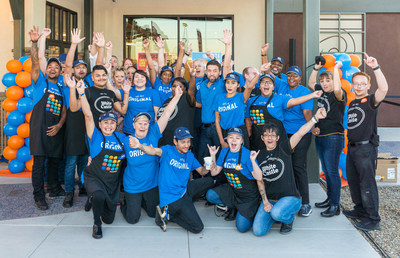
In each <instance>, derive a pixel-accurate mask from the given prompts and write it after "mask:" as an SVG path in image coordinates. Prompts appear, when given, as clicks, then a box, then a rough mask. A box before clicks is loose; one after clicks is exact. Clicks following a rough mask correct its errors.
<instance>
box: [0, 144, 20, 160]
mask: <svg viewBox="0 0 400 258" xmlns="http://www.w3.org/2000/svg"><path fill="white" fill-rule="evenodd" d="M3 156H4V158H6V159H8V160H13V159H16V158H17V150H16V149H13V148H11V147H9V146H7V147H5V148H4V150H3Z"/></svg>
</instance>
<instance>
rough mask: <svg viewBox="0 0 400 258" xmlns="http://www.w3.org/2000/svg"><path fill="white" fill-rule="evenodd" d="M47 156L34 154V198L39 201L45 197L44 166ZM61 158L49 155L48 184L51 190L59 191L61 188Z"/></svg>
mask: <svg viewBox="0 0 400 258" xmlns="http://www.w3.org/2000/svg"><path fill="white" fill-rule="evenodd" d="M45 160H46V156H34V157H33V167H32V186H33V198H34V199H35V201H39V200H41V199H44V198H45V192H44V167H45ZM59 162H60V159H59V158H51V157H47V185H48V190H49V192H54V193H56V192H58V191H59V190H61V186H60V183H59V181H58V164H59Z"/></svg>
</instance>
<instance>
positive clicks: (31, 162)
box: [25, 157, 33, 171]
mask: <svg viewBox="0 0 400 258" xmlns="http://www.w3.org/2000/svg"><path fill="white" fill-rule="evenodd" d="M25 167H26V170H28V171H32V167H33V157H32V158H31V159H30V160H28V161H27V162H25Z"/></svg>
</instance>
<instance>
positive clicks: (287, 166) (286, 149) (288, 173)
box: [257, 139, 300, 200]
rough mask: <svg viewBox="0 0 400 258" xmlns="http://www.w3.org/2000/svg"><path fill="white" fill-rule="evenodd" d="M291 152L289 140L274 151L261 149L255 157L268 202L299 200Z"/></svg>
mask: <svg viewBox="0 0 400 258" xmlns="http://www.w3.org/2000/svg"><path fill="white" fill-rule="evenodd" d="M292 152H293V150H292V148H291V147H290V143H289V139H285V140H284V141H282V142H281V143H280V145H278V146H277V147H276V148H275V149H274V150H272V151H268V150H267V149H263V150H261V151H260V153H259V154H258V156H257V162H258V164H259V167H260V169H261V171H262V176H263V180H264V184H265V192H266V193H267V198H268V199H270V200H279V199H280V198H282V197H286V196H294V197H299V198H300V194H299V192H298V191H297V188H296V183H295V180H294V174H293V167H292Z"/></svg>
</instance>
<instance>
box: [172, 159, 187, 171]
mask: <svg viewBox="0 0 400 258" xmlns="http://www.w3.org/2000/svg"><path fill="white" fill-rule="evenodd" d="M169 164H170V165H171V166H173V167H176V168H178V169H189V164H188V163H183V162H179V161H177V160H175V159H171V161H170V162H169Z"/></svg>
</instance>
